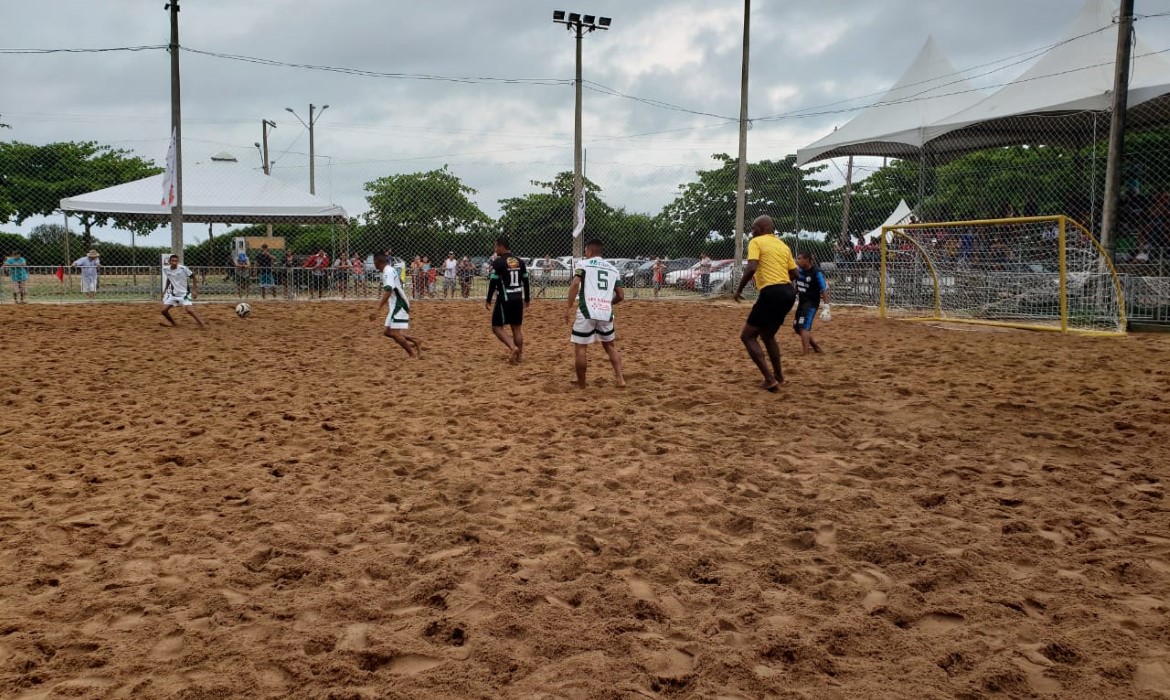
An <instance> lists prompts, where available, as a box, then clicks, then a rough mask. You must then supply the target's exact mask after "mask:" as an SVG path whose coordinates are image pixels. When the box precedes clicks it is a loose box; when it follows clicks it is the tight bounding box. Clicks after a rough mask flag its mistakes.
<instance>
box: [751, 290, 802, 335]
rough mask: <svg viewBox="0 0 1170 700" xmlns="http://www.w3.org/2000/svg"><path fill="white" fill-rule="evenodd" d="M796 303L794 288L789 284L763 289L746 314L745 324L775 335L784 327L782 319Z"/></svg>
mask: <svg viewBox="0 0 1170 700" xmlns="http://www.w3.org/2000/svg"><path fill="white" fill-rule="evenodd" d="M795 303H796V288H795V287H793V286H792V285H791V284H773V285H771V286H770V287H764V288H763V289H761V290H760V294H759V296H758V297H756V303H755V304H754V305H753V306H752V311H751V313H749V314H748V317H747V324H748V325H749V326H755V327H756V328H759V329H760V330H761V331H763V332H764V333H767V334H770V335H775V334H776V331H778V330H780V326H783V325H784V317H786V316H787V315H788V312H789V311H791V310H792V305H793V304H795Z"/></svg>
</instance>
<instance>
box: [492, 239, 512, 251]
mask: <svg viewBox="0 0 1170 700" xmlns="http://www.w3.org/2000/svg"><path fill="white" fill-rule="evenodd" d="M496 245H498V246H500V247H501V248H507V249H508V250H512V242H511V241H509V240H508V237H507V236H500V237H499V238H497V239H496Z"/></svg>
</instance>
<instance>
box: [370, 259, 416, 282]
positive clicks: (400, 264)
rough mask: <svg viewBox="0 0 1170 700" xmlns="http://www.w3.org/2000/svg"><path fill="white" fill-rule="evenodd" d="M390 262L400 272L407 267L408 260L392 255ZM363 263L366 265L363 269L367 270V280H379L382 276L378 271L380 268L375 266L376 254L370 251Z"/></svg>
mask: <svg viewBox="0 0 1170 700" xmlns="http://www.w3.org/2000/svg"><path fill="white" fill-rule="evenodd" d="M389 263H390V266H391V267H393V268H395V269H397V270H399V271H400V273H401V270H402V269H404V268H405V267H406V261H405V260H403V259H402V258H399V257H396V256H391V257H390V260H389ZM362 264H363V265H365V267H364V268H363V269H364V270H365V273H366V279H367V280H369V281H371V282H377V281H378V280H379V279H381V277H379V275H380V274H381V273H380V272H378V268H376V267H374V254H373V253H370V254H369V255H367V256H366V259H365V260H364V261H363V262H362Z"/></svg>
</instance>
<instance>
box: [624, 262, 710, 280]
mask: <svg viewBox="0 0 1170 700" xmlns="http://www.w3.org/2000/svg"><path fill="white" fill-rule="evenodd" d="M697 262H699V259H698V258H675V259H674V260H663V261H662V263H663V266H664V267H665V268H666V269H665V274H667V275H668V274H670V273H672V272H678V271H679V270H685V269H686V268H688V267H690V266H692V265H694V264H695V263H697ZM653 282H654V261H653V260H646V261H644V262H641V263H639V264H638V265H637V266H635V267H631V268H628V269H627V270H626V272H625V273H624V274H623V275H622V284H624V285H626V286H628V287H649V286H650V285H651V284H652V283H653Z"/></svg>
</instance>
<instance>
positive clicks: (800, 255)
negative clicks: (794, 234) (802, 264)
mask: <svg viewBox="0 0 1170 700" xmlns="http://www.w3.org/2000/svg"><path fill="white" fill-rule="evenodd" d="M796 257H798V258H808V259H809V260H812V259H813V256H812V253H810V252H808V251H806V250H802V251H800V252H799V253H797V254H796Z"/></svg>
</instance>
